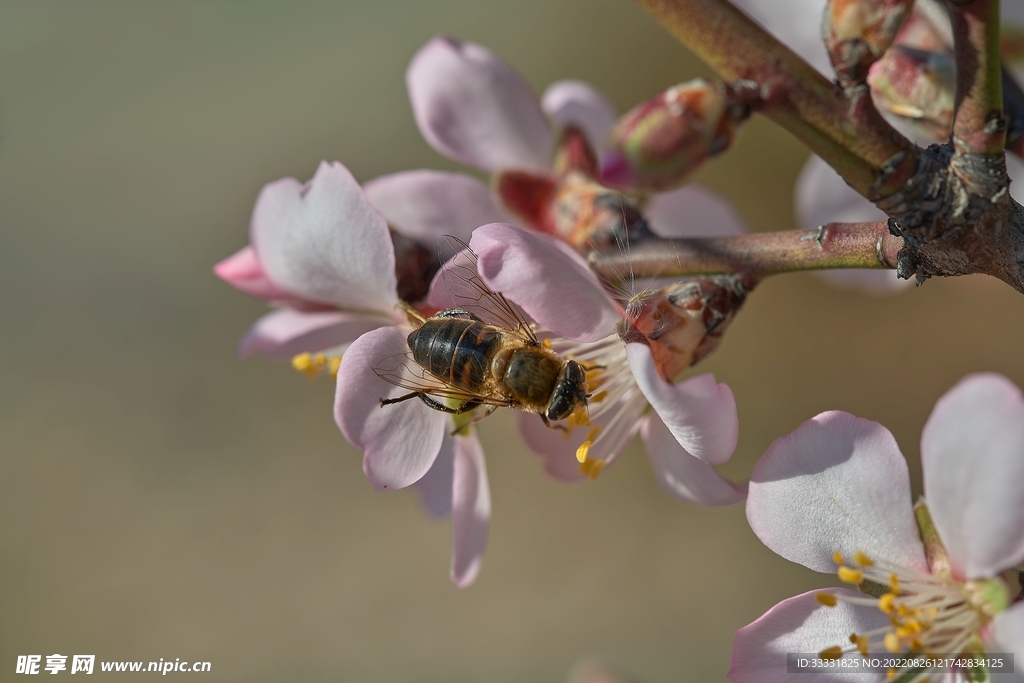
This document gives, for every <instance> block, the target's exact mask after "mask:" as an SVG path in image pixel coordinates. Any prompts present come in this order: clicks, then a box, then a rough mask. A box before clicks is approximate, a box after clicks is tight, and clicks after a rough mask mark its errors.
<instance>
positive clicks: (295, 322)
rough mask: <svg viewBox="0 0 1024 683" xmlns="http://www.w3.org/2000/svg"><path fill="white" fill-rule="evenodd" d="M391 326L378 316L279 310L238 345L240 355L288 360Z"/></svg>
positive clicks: (257, 323) (272, 313)
mask: <svg viewBox="0 0 1024 683" xmlns="http://www.w3.org/2000/svg"><path fill="white" fill-rule="evenodd" d="M390 324H391V321H390V320H388V319H386V318H384V316H379V315H378V316H373V315H370V314H365V313H339V312H338V311H300V310H298V309H295V308H278V309H276V310H274V311H271V312H270V313H267V314H266V315H265V316H263V317H262V318H260V319H259V320H257V321H256V324H255V325H253V326H252V327H251V328H249V331H248V332H246V333H245V336H244V337H242V341H241V342H240V343H239V345H238V355H239V356H242V357H245V356H249V355H251V354H254V353H255V354H259V355H261V356H266V357H268V358H284V359H287V358H291V357H292V356H294V355H296V354H299V353H303V352H310V353H312V352H315V351H323V350H324V349H329V348H331V347H334V346H340V345H341V344H347V343H349V342H350V341H352V340H354V339H355V338H357V337H359V336H360V335H362V334H364V333H366V332H369V331H370V330H374V329H376V328H378V327H380V326H382V325H390Z"/></svg>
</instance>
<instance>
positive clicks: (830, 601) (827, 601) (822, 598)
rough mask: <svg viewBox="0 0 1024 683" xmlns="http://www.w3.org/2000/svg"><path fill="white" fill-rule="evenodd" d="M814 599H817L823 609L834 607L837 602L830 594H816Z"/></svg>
mask: <svg viewBox="0 0 1024 683" xmlns="http://www.w3.org/2000/svg"><path fill="white" fill-rule="evenodd" d="M814 597H815V598H817V599H818V602H820V603H821V604H823V605H825V607H835V606H836V604H837V603H838V602H839V601H838V600H836V596H834V595H832V594H831V593H816V594H815V595H814Z"/></svg>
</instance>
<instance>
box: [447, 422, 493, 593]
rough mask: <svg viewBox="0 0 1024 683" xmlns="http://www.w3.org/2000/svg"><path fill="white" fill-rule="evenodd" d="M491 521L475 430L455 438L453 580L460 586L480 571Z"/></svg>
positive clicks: (484, 470) (472, 579) (480, 454)
mask: <svg viewBox="0 0 1024 683" xmlns="http://www.w3.org/2000/svg"><path fill="white" fill-rule="evenodd" d="M490 521H491V490H490V488H489V487H488V485H487V467H486V465H485V463H484V452H483V449H482V448H480V440H479V439H477V438H476V434H473V435H471V436H458V437H456V438H455V483H454V487H453V495H452V534H453V536H454V546H453V550H452V570H451V576H452V581H453V582H455V585H456V586H458V587H459V588H465V587H466V586H468V585H469V584H471V583H473V581H474V580H475V579H476V575H477V574H478V573H479V572H480V564H481V562H483V557H484V548H485V547H486V546H487V529H488V527H489V526H490Z"/></svg>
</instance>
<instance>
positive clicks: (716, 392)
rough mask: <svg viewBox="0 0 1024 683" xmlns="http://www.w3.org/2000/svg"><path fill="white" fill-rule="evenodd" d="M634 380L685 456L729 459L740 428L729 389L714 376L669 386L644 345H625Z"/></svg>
mask: <svg viewBox="0 0 1024 683" xmlns="http://www.w3.org/2000/svg"><path fill="white" fill-rule="evenodd" d="M626 356H627V358H629V367H630V369H631V370H632V371H633V377H634V378H636V383H637V384H638V385H639V386H640V390H641V391H642V392H644V396H646V397H647V400H648V401H649V402H650V404H651V405H652V406H654V409H655V410H656V411H658V415H659V416H660V417H661V419H662V420H663V421H664V422H665V424H666V425H667V426H668V429H669V431H671V432H672V435H673V436H674V437H675V438H676V441H678V442H679V445H680V446H682V447H683V448H684V449H686V451H687V452H688V453H690V454H691V455H693V456H694V457H695V458H700V459H701V460H703V461H704V462H706V463H710V464H712V465H720V464H722V463H723V462H725V461H727V460H728V459H729V458H730V457H732V454H733V452H734V451H735V450H736V441H737V439H738V438H739V432H740V425H739V418H738V417H737V415H736V400H735V399H734V398H733V395H732V390H731V389H729V387H728V386H726V385H725V384H718V383H717V382H716V381H715V378H714V376H713V375H699V376H697V377H693V378H691V379H688V380H686V381H685V382H683V383H682V384H669V383H668V382H666V381H665V380H663V379H662V378H661V377H660V376H659V375H658V371H657V370H656V369H655V368H654V361H653V359H652V358H651V349H650V347H648V346H647V345H646V344H626Z"/></svg>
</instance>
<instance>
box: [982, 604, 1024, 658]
mask: <svg viewBox="0 0 1024 683" xmlns="http://www.w3.org/2000/svg"><path fill="white" fill-rule="evenodd" d="M988 629H989V631H988V633H987V636H988V637H987V639H986V640H987V641H988V642H986V645H987V646H988V651H989V652H1012V653H1013V655H1014V656H1013V660H1014V661H1013V664H1014V672H1015V673H1016V674H1017V675H1018V676H1021V673H1022V671H1024V669H1021V666H1022V662H1024V602H1017V603H1015V604H1013V605H1010V607H1008V608H1007V609H1005V610H1004V611H1002V612H1000V613H999V614H997V615H996V616H995V618H994V619H992V623H990V624H989V626H988Z"/></svg>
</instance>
